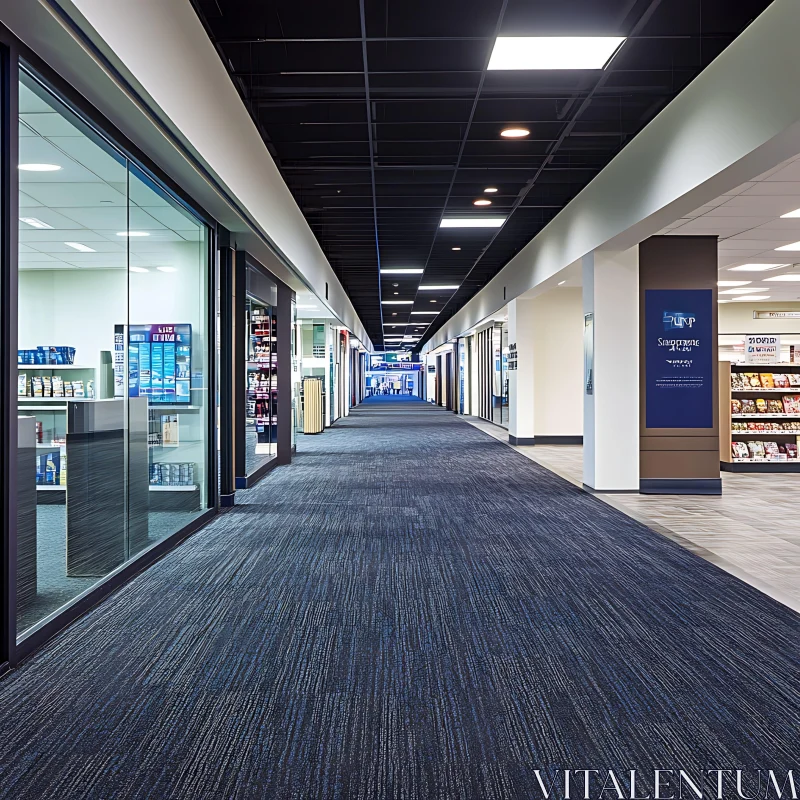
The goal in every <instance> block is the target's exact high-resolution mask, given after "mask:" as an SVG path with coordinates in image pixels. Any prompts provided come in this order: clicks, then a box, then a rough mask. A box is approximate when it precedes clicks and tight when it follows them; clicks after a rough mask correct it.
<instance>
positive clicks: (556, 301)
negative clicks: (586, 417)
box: [509, 288, 583, 436]
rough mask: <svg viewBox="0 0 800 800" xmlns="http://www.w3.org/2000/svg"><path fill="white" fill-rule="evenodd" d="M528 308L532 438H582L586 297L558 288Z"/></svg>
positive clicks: (573, 291) (533, 301) (537, 298)
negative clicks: (531, 368) (531, 314)
mask: <svg viewBox="0 0 800 800" xmlns="http://www.w3.org/2000/svg"><path fill="white" fill-rule="evenodd" d="M530 304H531V311H532V313H533V337H534V347H533V354H534V368H533V371H534V381H533V405H534V414H533V418H534V436H580V435H582V434H583V294H582V292H581V290H580V289H567V288H559V289H554V290H553V291H551V292H548V293H547V294H544V295H541V296H539V297H536V298H534V299H533V300H532V301H530ZM509 322H510V316H509ZM518 347H519V345H518Z"/></svg>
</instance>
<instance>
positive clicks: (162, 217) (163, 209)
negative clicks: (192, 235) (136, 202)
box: [142, 206, 200, 233]
mask: <svg viewBox="0 0 800 800" xmlns="http://www.w3.org/2000/svg"><path fill="white" fill-rule="evenodd" d="M142 210H143V211H145V212H146V213H148V214H149V215H150V216H151V217H153V218H154V219H156V220H158V221H159V222H161V223H162V224H163V225H166V227H168V228H172V230H174V231H180V232H181V233H183V232H184V231H194V230H197V229H198V228H199V227H200V225H199V224H198V223H197V222H195V221H194V220H193V219H191V218H190V217H188V216H186V214H184V213H182V212H181V211H178V209H177V208H173V207H172V206H142Z"/></svg>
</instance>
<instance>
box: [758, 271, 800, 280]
mask: <svg viewBox="0 0 800 800" xmlns="http://www.w3.org/2000/svg"><path fill="white" fill-rule="evenodd" d="M764 280H765V281H800V272H787V273H786V274H785V275H773V276H772V277H771V278H764Z"/></svg>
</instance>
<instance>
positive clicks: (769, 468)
mask: <svg viewBox="0 0 800 800" xmlns="http://www.w3.org/2000/svg"><path fill="white" fill-rule="evenodd" d="M769 432H770V433H774V431H769ZM792 433H794V431H792ZM719 467H720V469H721V470H722V471H723V472H750V473H752V474H758V473H764V472H787V473H788V472H795V473H796V472H800V463H791V462H787V461H774V462H772V463H770V462H767V461H757V462H754V463H751V464H747V463H745V462H743V461H732V462H729V461H720V462H719Z"/></svg>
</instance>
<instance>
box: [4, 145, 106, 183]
mask: <svg viewBox="0 0 800 800" xmlns="http://www.w3.org/2000/svg"><path fill="white" fill-rule="evenodd" d="M19 163H20V164H55V165H56V166H59V167H61V169H60V170H58V171H57V172H26V171H24V170H20V173H19V181H20V184H21V185H22V186H24V187H29V186H30V185H31V184H36V183H60V184H70V183H94V182H95V181H99V180H100V178H98V177H97V175H95V174H94V173H93V172H91V171H89V170H88V169H86V168H84V167H82V166H80V165H79V164H77V163H76V162H75V161H73V160H72V159H71V158H70V157H69V156H68V155H66V154H65V153H62V152H61V150H59V149H58V148H57V147H55V146H54V145H52V144H50V142H48V141H47V140H46V139H42V138H39V137H37V136H30V137H27V138H24V139H20V140H19ZM25 191H28V189H27V188H26V189H25Z"/></svg>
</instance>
